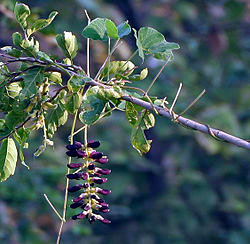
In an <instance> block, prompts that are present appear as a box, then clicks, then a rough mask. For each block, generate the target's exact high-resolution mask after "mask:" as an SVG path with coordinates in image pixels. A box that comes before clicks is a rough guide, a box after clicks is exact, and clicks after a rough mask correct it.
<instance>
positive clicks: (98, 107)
mask: <svg viewBox="0 0 250 244" xmlns="http://www.w3.org/2000/svg"><path fill="white" fill-rule="evenodd" d="M106 103H107V101H105V100H103V99H100V98H99V96H98V95H97V91H96V89H95V87H93V88H91V89H89V90H88V92H87V94H86V95H85V97H84V99H83V103H82V109H83V111H82V112H81V113H80V114H79V119H80V121H81V122H82V123H83V124H88V125H91V124H92V123H94V122H95V121H96V120H98V118H99V117H100V115H101V113H102V111H103V110H104V108H105V104H106Z"/></svg>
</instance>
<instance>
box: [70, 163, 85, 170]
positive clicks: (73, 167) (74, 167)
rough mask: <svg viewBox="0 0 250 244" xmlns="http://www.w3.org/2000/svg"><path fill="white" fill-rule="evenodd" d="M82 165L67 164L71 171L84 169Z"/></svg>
mask: <svg viewBox="0 0 250 244" xmlns="http://www.w3.org/2000/svg"><path fill="white" fill-rule="evenodd" d="M82 165H83V164H82V163H70V164H67V166H68V168H70V169H78V168H80V167H82Z"/></svg>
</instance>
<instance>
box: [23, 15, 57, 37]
mask: <svg viewBox="0 0 250 244" xmlns="http://www.w3.org/2000/svg"><path fill="white" fill-rule="evenodd" d="M57 14H58V12H56V11H53V12H51V13H50V15H49V18H48V19H38V20H35V22H33V23H32V25H31V26H30V27H29V28H28V29H27V35H28V37H29V36H30V35H31V34H33V33H34V32H36V31H38V30H41V29H43V28H45V27H47V26H48V25H50V24H51V22H52V21H53V20H54V18H55V17H56V16H57Z"/></svg>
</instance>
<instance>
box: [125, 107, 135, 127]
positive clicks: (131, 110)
mask: <svg viewBox="0 0 250 244" xmlns="http://www.w3.org/2000/svg"><path fill="white" fill-rule="evenodd" d="M137 114H138V112H137V111H136V109H135V107H134V104H133V103H131V102H126V117H127V119H128V122H129V124H130V126H131V127H134V126H135V125H136V122H137V121H138V118H137Z"/></svg>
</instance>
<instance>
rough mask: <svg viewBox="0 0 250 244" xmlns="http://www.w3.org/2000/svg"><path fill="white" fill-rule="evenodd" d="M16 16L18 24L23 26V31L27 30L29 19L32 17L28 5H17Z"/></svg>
mask: <svg viewBox="0 0 250 244" xmlns="http://www.w3.org/2000/svg"><path fill="white" fill-rule="evenodd" d="M14 14H15V17H16V20H17V22H18V23H19V24H20V25H21V27H22V28H23V30H25V29H26V28H27V25H28V24H27V18H28V16H29V15H30V9H29V7H28V6H27V5H26V4H23V3H16V5H15V8H14Z"/></svg>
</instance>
